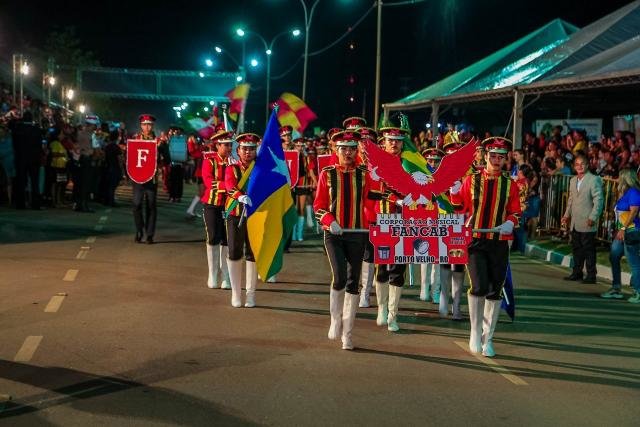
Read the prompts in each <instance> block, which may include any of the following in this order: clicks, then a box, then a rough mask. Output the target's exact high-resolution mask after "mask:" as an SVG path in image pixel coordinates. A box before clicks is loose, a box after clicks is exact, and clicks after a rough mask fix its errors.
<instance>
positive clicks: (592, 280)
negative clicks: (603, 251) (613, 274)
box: [582, 277, 596, 285]
mask: <svg viewBox="0 0 640 427" xmlns="http://www.w3.org/2000/svg"><path fill="white" fill-rule="evenodd" d="M582 283H584V284H585V285H595V284H596V278H595V277H585V279H584V280H583V281H582Z"/></svg>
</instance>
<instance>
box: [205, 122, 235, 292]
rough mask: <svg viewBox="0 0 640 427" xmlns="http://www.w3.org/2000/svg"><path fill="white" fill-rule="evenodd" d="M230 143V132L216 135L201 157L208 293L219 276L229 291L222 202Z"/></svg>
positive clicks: (224, 287)
mask: <svg viewBox="0 0 640 427" xmlns="http://www.w3.org/2000/svg"><path fill="white" fill-rule="evenodd" d="M232 141H233V132H228V131H225V130H220V131H218V132H217V133H215V134H214V135H213V136H212V137H211V143H212V144H213V145H214V146H215V151H210V152H208V153H205V155H204V158H203V161H202V181H203V183H204V187H205V190H204V194H203V195H202V198H201V199H200V201H201V202H202V204H203V205H204V215H203V216H204V227H205V232H206V233H207V263H208V264H209V278H208V280H207V286H208V287H209V288H212V289H214V288H218V287H219V286H220V285H219V283H218V273H222V289H229V288H231V285H230V284H229V274H228V270H227V268H228V267H227V265H228V264H227V254H228V252H229V248H228V246H227V233H226V230H225V224H224V217H223V215H224V205H225V200H226V191H225V186H224V179H225V169H226V167H227V166H228V165H229V154H230V153H231V142H232ZM225 267H227V268H225Z"/></svg>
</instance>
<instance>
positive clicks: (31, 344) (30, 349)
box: [13, 335, 42, 362]
mask: <svg viewBox="0 0 640 427" xmlns="http://www.w3.org/2000/svg"><path fill="white" fill-rule="evenodd" d="M40 341H42V335H39V336H34V335H31V336H28V337H27V338H26V339H25V340H24V343H23V344H22V347H20V350H18V353H17V354H16V357H14V358H13V361H14V362H29V361H30V360H31V358H32V357H33V355H34V353H35V352H36V350H37V349H38V346H39V345H40Z"/></svg>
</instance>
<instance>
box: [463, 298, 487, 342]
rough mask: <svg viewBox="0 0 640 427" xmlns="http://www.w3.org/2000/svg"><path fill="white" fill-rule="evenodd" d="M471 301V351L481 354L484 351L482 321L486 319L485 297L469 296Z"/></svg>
mask: <svg viewBox="0 0 640 427" xmlns="http://www.w3.org/2000/svg"><path fill="white" fill-rule="evenodd" d="M467 298H468V299H469V321H470V323H471V333H470V334H469V351H470V352H471V353H474V354H475V353H480V352H481V351H482V319H483V317H484V301H485V297H477V296H475V295H471V294H469V295H467Z"/></svg>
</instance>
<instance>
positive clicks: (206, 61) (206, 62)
mask: <svg viewBox="0 0 640 427" xmlns="http://www.w3.org/2000/svg"><path fill="white" fill-rule="evenodd" d="M204 63H205V65H206V66H207V67H213V61H212V60H211V58H207V59H205V60H204Z"/></svg>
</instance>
